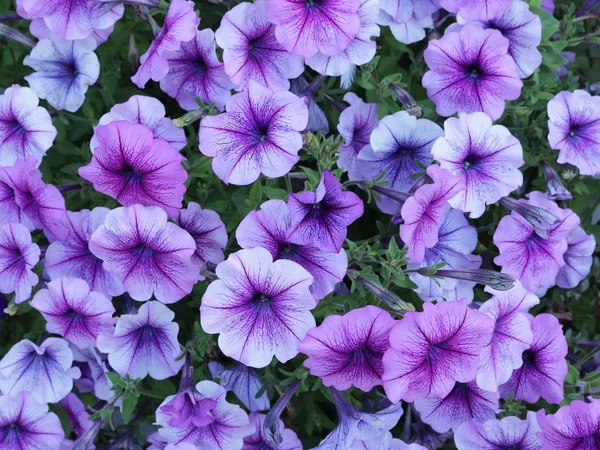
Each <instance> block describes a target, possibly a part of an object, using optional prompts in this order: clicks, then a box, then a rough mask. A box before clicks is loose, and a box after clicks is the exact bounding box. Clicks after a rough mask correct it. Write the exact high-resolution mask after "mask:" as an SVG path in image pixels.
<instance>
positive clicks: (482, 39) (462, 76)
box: [423, 0, 523, 120]
mask: <svg viewBox="0 0 600 450" xmlns="http://www.w3.org/2000/svg"><path fill="white" fill-rule="evenodd" d="M509 1H510V0H509ZM478 9H479V8H478ZM508 47H509V41H508V39H506V38H505V37H504V36H502V34H501V33H500V32H499V31H496V30H491V29H487V30H485V29H483V28H481V27H480V26H478V25H473V24H469V25H466V26H465V27H463V28H462V30H460V31H459V32H456V33H447V34H446V35H445V36H444V37H442V38H441V39H439V40H434V41H431V42H430V43H429V46H428V47H427V49H426V50H425V62H426V63H427V66H428V67H429V69H430V70H429V71H428V72H427V73H425V75H423V86H424V87H425V88H426V89H427V95H428V96H429V98H430V99H431V100H432V101H433V102H434V103H435V105H436V110H437V113H438V114H440V115H441V116H451V115H452V114H454V113H457V112H459V113H460V112H466V113H471V112H478V111H482V112H484V113H486V114H487V115H488V116H490V117H491V118H492V120H496V119H498V118H499V117H500V116H501V115H502V113H503V111H504V101H505V100H515V99H517V98H518V97H519V95H521V88H522V87H523V83H522V82H521V80H519V78H518V76H517V75H518V72H517V65H516V64H515V61H514V60H513V59H512V57H511V56H510V55H509V54H508Z"/></svg>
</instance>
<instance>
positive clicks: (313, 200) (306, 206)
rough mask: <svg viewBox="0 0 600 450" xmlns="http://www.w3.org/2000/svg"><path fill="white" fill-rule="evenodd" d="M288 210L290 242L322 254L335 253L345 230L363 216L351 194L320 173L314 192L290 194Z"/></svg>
mask: <svg viewBox="0 0 600 450" xmlns="http://www.w3.org/2000/svg"><path fill="white" fill-rule="evenodd" d="M288 210H289V211H290V217H291V225H290V229H289V230H290V231H289V234H288V239H289V240H290V241H291V242H293V243H295V244H300V245H306V244H309V243H312V244H314V245H317V246H319V247H320V248H321V249H322V250H323V251H325V252H331V253H338V252H339V251H340V250H341V248H342V245H343V244H344V239H345V238H346V233H347V228H348V226H349V225H350V224H351V223H352V222H354V221H355V220H356V219H358V218H359V217H361V216H362V215H363V212H364V205H363V202H362V200H361V199H360V197H359V196H358V195H356V194H355V193H354V192H344V191H342V185H341V184H340V182H339V180H338V179H337V178H336V177H335V176H334V175H332V174H331V172H329V171H327V170H324V171H323V174H322V175H321V182H320V183H319V186H318V187H317V190H316V191H315V192H313V191H305V192H301V193H300V194H290V198H289V200H288Z"/></svg>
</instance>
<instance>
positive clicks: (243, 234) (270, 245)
mask: <svg viewBox="0 0 600 450" xmlns="http://www.w3.org/2000/svg"><path fill="white" fill-rule="evenodd" d="M291 226H292V218H291V214H290V212H289V211H288V208H287V205H286V204H285V202H284V201H283V200H268V201H266V202H265V203H263V204H262V205H261V207H260V211H251V212H250V213H249V214H248V215H247V216H246V217H245V218H244V220H242V222H241V223H240V224H239V226H238V228H237V230H236V238H237V241H238V244H239V245H240V247H242V248H254V247H263V248H266V249H267V250H268V251H269V252H270V253H271V256H272V257H273V260H275V261H276V260H278V259H287V260H290V261H294V262H296V263H298V264H300V266H302V267H303V268H304V269H306V270H307V271H308V273H310V274H311V275H312V276H313V283H312V284H311V286H310V291H311V292H312V294H313V297H314V298H315V300H321V299H323V298H324V297H325V296H326V295H327V294H329V293H331V292H333V290H334V289H335V285H336V284H337V283H339V282H340V281H342V279H343V278H344V276H346V269H347V268H348V257H347V255H346V252H345V251H344V250H343V249H342V250H340V251H339V252H338V253H328V252H325V251H323V250H322V249H321V248H320V247H319V246H318V245H315V244H314V243H312V242H310V243H307V244H305V245H298V244H294V243H292V242H291V241H290V239H289V237H288V236H289V233H290V230H291Z"/></svg>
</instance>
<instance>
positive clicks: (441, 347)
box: [383, 300, 493, 403]
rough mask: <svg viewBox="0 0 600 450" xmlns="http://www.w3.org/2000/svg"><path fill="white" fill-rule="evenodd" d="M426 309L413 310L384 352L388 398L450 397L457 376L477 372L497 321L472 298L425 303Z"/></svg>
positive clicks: (468, 376)
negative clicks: (475, 306)
mask: <svg viewBox="0 0 600 450" xmlns="http://www.w3.org/2000/svg"><path fill="white" fill-rule="evenodd" d="M423 308H424V310H423V312H408V313H406V314H405V316H404V318H403V319H402V320H401V321H399V322H398V323H397V324H396V325H395V326H394V328H392V331H391V333H390V348H389V349H388V350H387V351H386V352H385V355H383V368H384V373H383V387H384V388H385V392H386V394H387V396H388V398H389V399H390V400H391V401H392V402H394V403H396V402H398V401H399V400H404V401H408V402H410V401H413V400H416V399H419V398H423V397H436V396H437V397H445V396H446V395H448V394H449V393H450V391H451V390H452V388H453V387H454V385H455V384H456V383H457V382H460V383H466V382H469V381H471V380H473V379H474V378H475V375H476V374H477V363H478V360H479V354H480V352H481V349H482V348H483V346H484V345H485V344H487V342H489V340H490V338H491V335H492V330H493V324H492V321H491V319H490V318H489V317H488V316H486V315H485V314H483V313H480V312H479V311H476V310H473V309H470V308H469V307H468V306H467V302H466V300H461V301H458V302H453V303H438V304H435V305H433V304H431V303H425V304H424V305H423Z"/></svg>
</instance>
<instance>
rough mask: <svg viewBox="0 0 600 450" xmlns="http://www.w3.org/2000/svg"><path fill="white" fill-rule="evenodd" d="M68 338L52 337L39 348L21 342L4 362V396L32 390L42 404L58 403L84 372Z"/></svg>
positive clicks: (0, 380) (0, 383) (0, 376)
mask: <svg viewBox="0 0 600 450" xmlns="http://www.w3.org/2000/svg"><path fill="white" fill-rule="evenodd" d="M72 364H73V353H72V352H71V350H70V349H69V344H68V343H67V341H65V340H64V339H58V338H52V337H51V338H48V339H46V340H45V341H44V342H42V343H41V344H40V345H39V346H38V345H36V344H34V343H33V342H31V341H30V340H28V339H23V340H22V341H19V342H17V343H16V344H15V345H13V346H12V348H11V349H10V350H9V351H8V353H7V354H6V355H4V358H2V360H1V361H0V390H2V393H3V394H4V395H14V394H18V393H20V392H23V391H29V392H31V393H32V394H33V398H34V399H35V400H36V401H38V402H40V403H56V402H58V401H60V400H61V399H63V398H64V397H65V396H66V395H67V394H68V393H69V392H71V389H72V388H73V378H79V376H80V371H79V369H77V368H76V367H71V365H72Z"/></svg>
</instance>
